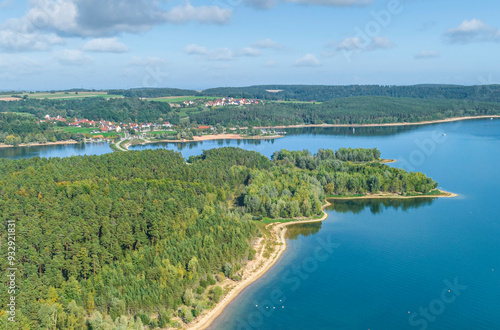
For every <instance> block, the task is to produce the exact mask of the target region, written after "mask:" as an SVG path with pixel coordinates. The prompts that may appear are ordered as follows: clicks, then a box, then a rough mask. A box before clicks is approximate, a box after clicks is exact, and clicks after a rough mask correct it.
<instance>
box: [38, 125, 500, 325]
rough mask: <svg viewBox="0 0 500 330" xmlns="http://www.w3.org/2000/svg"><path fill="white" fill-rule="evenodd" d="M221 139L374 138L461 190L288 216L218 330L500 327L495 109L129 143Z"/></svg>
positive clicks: (294, 145) (315, 145)
mask: <svg viewBox="0 0 500 330" xmlns="http://www.w3.org/2000/svg"><path fill="white" fill-rule="evenodd" d="M443 134H445V135H443ZM222 146H239V147H242V148H244V149H249V150H256V151H259V152H261V153H263V154H265V155H267V156H270V155H271V154H272V153H273V152H274V151H275V150H279V149H282V148H287V149H293V150H301V149H309V150H311V151H312V152H315V151H317V149H319V148H331V149H337V148H339V147H366V148H372V147H378V148H379V150H381V152H382V156H383V157H384V158H394V159H398V162H396V163H394V164H391V166H397V167H403V168H405V169H408V170H416V171H422V172H424V173H426V174H427V175H429V176H431V177H433V178H434V179H435V180H436V181H438V182H439V183H440V187H441V188H443V189H445V190H448V191H452V192H455V193H458V194H459V197H457V198H452V199H446V198H440V199H425V200H418V201H417V200H415V201H404V202H401V201H356V202H342V203H340V202H336V203H334V206H333V207H331V208H330V209H329V210H327V212H328V213H329V215H330V216H329V218H328V219H327V220H325V221H324V222H322V223H317V224H309V225H294V226H293V227H290V229H289V234H290V236H289V238H288V249H287V251H286V252H285V254H284V255H283V256H282V257H281V258H280V260H279V261H278V263H277V264H276V265H275V266H274V267H273V268H272V269H271V270H270V271H269V272H268V273H266V274H265V275H264V277H262V278H261V279H259V280H258V281H257V282H255V283H254V284H253V285H251V286H250V287H248V288H247V289H245V290H244V292H243V293H242V294H240V295H239V296H238V297H237V298H236V299H235V300H234V301H233V303H231V304H230V305H229V306H228V307H227V308H226V310H225V311H224V313H223V314H222V315H221V316H220V317H219V318H218V319H217V320H216V321H215V322H214V324H213V325H212V327H211V329H372V330H374V329H380V330H386V329H500V240H499V237H500V208H499V197H498V188H499V187H500V169H499V164H500V120H477V121H467V122H459V123H448V124H438V125H430V126H421V127H412V128H399V129H394V128H380V129H356V131H355V132H354V134H353V132H352V130H345V129H343V130H340V129H307V130H289V134H287V136H286V137H285V138H282V139H275V140H273V141H241V140H240V141H205V142H203V143H194V144H181V145H179V144H167V145H147V146H140V147H135V148H134V149H139V150H140V149H152V148H159V147H161V148H168V149H173V150H180V151H181V152H182V153H183V155H184V156H185V157H189V156H190V155H196V154H199V153H201V151H202V150H203V149H209V148H217V147H222ZM99 150H101V149H99ZM71 152H73V151H71ZM51 156H57V155H56V154H54V153H52V154H51ZM60 156H68V149H62V150H61V153H60ZM45 157H47V156H45ZM448 290H449V292H448ZM280 300H281V301H280ZM256 306H257V307H256ZM265 307H268V308H265ZM273 307H275V308H273Z"/></svg>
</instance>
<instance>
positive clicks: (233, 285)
mask: <svg viewBox="0 0 500 330" xmlns="http://www.w3.org/2000/svg"><path fill="white" fill-rule="evenodd" d="M440 191H441V192H442V193H443V194H442V195H436V196H425V195H422V196H399V195H394V194H387V193H382V194H376V195H366V196H360V197H337V198H328V199H327V201H326V204H325V205H323V207H322V208H321V211H322V212H323V216H322V217H321V218H318V219H310V220H297V221H290V222H285V223H272V224H269V225H267V226H266V228H268V229H270V232H271V238H270V240H271V241H272V242H275V244H274V247H273V252H272V253H271V255H270V256H269V257H268V258H265V257H264V252H265V251H264V250H265V245H266V244H265V243H266V242H265V240H264V239H263V238H259V239H258V240H257V241H256V242H255V244H254V249H255V251H257V254H256V257H255V259H254V260H252V261H250V262H248V263H247V265H245V267H244V276H243V278H242V280H241V281H239V282H234V281H232V280H228V279H226V281H225V282H224V283H223V284H222V286H223V287H224V286H225V287H226V288H230V291H229V293H228V294H226V295H225V296H224V298H223V299H222V300H221V301H220V302H219V303H218V304H217V305H215V307H214V308H212V309H210V310H207V311H205V313H203V314H202V315H201V316H200V317H199V318H197V319H196V320H195V321H194V322H192V323H190V324H188V325H187V329H192V330H194V329H206V328H208V327H209V326H210V324H211V323H212V322H213V321H214V320H215V319H216V318H217V317H218V316H219V315H220V314H221V313H222V312H223V311H224V308H226V307H227V306H228V305H229V304H230V303H231V301H232V300H233V299H234V298H236V297H237V296H238V294H240V292H241V291H243V289H245V288H246V287H247V286H248V285H250V284H251V283H253V282H255V281H256V280H257V279H259V278H260V277H261V276H262V275H264V274H265V273H266V272H267V271H268V270H269V269H271V267H272V266H273V265H274V264H275V263H276V262H277V261H278V259H279V257H280V256H281V254H282V253H283V252H285V250H286V238H285V237H286V227H287V226H289V225H293V224H298V223H309V222H318V221H323V220H325V219H326V218H327V217H328V214H327V213H326V212H325V211H324V209H325V208H326V207H327V206H329V205H331V203H330V202H329V201H328V200H335V199H374V198H396V199H412V198H424V197H427V198H429V197H444V198H450V197H456V196H458V195H457V194H454V193H450V192H447V191H444V190H440Z"/></svg>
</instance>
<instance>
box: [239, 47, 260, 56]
mask: <svg viewBox="0 0 500 330" xmlns="http://www.w3.org/2000/svg"><path fill="white" fill-rule="evenodd" d="M235 55H236V56H249V57H255V56H259V55H261V52H260V50H258V49H257V48H254V47H245V48H242V49H238V50H237V51H236V52H235Z"/></svg>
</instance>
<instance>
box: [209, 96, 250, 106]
mask: <svg viewBox="0 0 500 330" xmlns="http://www.w3.org/2000/svg"><path fill="white" fill-rule="evenodd" d="M248 104H259V101H258V100H247V99H233V98H232V97H224V98H222V99H217V100H213V101H208V102H207V103H206V104H205V107H223V106H225V105H248Z"/></svg>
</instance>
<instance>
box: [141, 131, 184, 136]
mask: <svg viewBox="0 0 500 330" xmlns="http://www.w3.org/2000/svg"><path fill="white" fill-rule="evenodd" d="M163 133H166V134H168V135H175V134H177V132H176V131H152V132H147V134H148V135H159V134H163Z"/></svg>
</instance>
